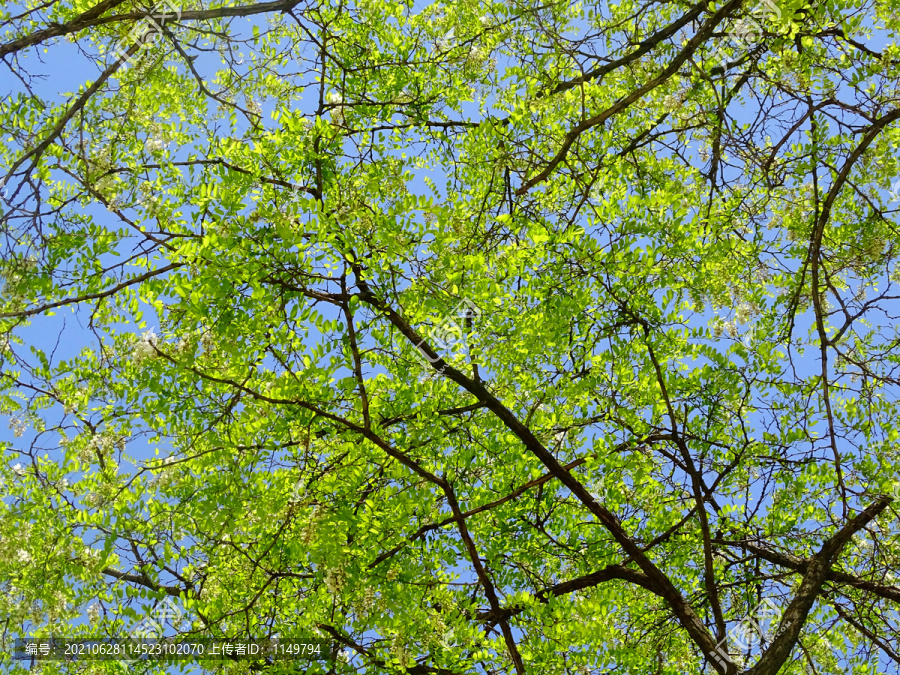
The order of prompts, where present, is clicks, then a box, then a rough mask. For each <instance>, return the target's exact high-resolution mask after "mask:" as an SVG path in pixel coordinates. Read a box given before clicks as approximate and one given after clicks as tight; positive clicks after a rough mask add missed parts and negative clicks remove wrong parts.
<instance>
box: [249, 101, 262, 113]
mask: <svg viewBox="0 0 900 675" xmlns="http://www.w3.org/2000/svg"><path fill="white" fill-rule="evenodd" d="M247 110H249V111H250V112H251V113H253V114H254V115H257V116H262V106H261V105H259V103H258V102H257V100H256V99H253V98H248V99H247Z"/></svg>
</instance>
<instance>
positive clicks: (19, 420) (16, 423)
mask: <svg viewBox="0 0 900 675" xmlns="http://www.w3.org/2000/svg"><path fill="white" fill-rule="evenodd" d="M9 428H10V429H12V432H13V436H15V437H16V438H21V437H22V434H24V433H25V430H26V429H27V428H28V423H27V422H26V421H25V419H24V418H23V417H13V418H12V420H10V422H9Z"/></svg>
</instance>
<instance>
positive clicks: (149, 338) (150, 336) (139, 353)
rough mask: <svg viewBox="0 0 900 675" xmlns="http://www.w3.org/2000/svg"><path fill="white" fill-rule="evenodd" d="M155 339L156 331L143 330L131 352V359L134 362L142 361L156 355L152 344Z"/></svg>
mask: <svg viewBox="0 0 900 675" xmlns="http://www.w3.org/2000/svg"><path fill="white" fill-rule="evenodd" d="M157 339H158V338H157V337H156V333H155V332H153V330H148V331H145V332H144V334H143V335H141V339H140V340H138V342H137V344H135V346H134V349H133V350H132V352H131V358H132V360H133V361H134V362H135V363H142V362H144V361H146V360H147V359H150V358H153V357H154V356H156V349H154V347H153V345H154V343H156V341H157Z"/></svg>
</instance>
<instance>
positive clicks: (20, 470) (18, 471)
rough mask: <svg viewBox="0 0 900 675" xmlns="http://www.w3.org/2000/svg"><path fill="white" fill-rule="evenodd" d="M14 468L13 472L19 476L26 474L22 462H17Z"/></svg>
mask: <svg viewBox="0 0 900 675" xmlns="http://www.w3.org/2000/svg"><path fill="white" fill-rule="evenodd" d="M12 470H13V473H14V474H16V475H17V476H24V475H25V469H23V468H22V465H21V464H16V465H15V466H14V467H13V468H12Z"/></svg>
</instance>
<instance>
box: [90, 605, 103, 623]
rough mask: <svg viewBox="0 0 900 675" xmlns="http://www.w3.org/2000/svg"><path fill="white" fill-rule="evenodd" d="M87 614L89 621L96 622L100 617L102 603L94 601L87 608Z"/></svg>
mask: <svg viewBox="0 0 900 675" xmlns="http://www.w3.org/2000/svg"><path fill="white" fill-rule="evenodd" d="M87 614H88V621H90V622H91V623H94V622H96V621H97V619H99V618H100V605H98V604H97V603H96V602H95V603H92V604H91V605H90V606H89V607H88V609H87Z"/></svg>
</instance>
